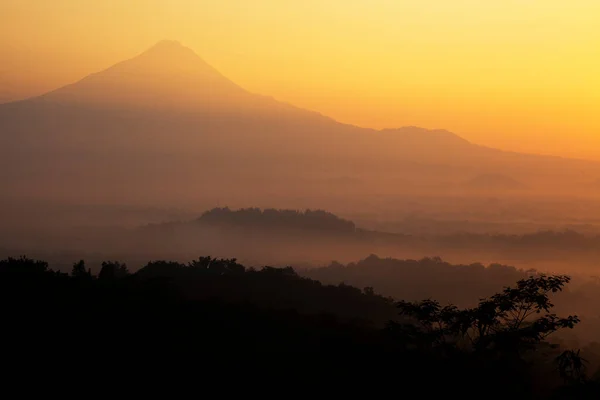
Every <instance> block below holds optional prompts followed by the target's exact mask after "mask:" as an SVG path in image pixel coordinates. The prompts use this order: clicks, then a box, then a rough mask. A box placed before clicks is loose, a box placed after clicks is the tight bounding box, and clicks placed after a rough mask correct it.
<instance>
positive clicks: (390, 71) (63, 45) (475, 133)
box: [0, 0, 600, 159]
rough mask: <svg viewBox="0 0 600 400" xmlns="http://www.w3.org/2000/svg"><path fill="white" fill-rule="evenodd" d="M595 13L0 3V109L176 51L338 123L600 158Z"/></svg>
mask: <svg viewBox="0 0 600 400" xmlns="http://www.w3.org/2000/svg"><path fill="white" fill-rule="evenodd" d="M598 21H600V1H598V0H568V1H567V0H519V1H517V0H486V1H482V0H452V1H450V0H412V1H408V0H246V1H242V0H52V1H48V0H2V1H0V101H10V100H16V99H20V98H24V97H29V96H34V95H37V94H41V93H44V92H46V91H48V90H51V89H54V88H56V87H60V86H62V85H65V84H68V83H72V82H74V81H76V80H78V79H80V78H82V77H84V76H85V75H87V74H90V73H93V72H97V71H100V70H102V69H105V68H107V67H109V66H111V65H112V64H114V63H116V62H119V61H122V60H124V59H128V58H131V57H133V56H135V55H136V54H138V53H141V52H142V51H144V50H145V49H147V48H149V47H151V46H152V45H153V44H154V43H155V42H157V41H159V40H162V39H172V40H178V41H180V42H181V43H182V44H184V45H186V46H188V47H190V48H192V49H193V50H194V51H196V52H197V53H198V54H199V55H200V56H201V57H202V58H203V59H204V60H205V61H207V62H208V63H209V64H211V65H213V66H214V67H215V68H217V69H218V70H219V71H220V72H221V73H223V74H224V75H225V76H227V77H229V78H230V79H231V80H233V81H234V82H236V83H237V84H239V85H240V86H243V87H244V88H246V89H248V90H250V91H252V92H255V93H260V94H264V95H270V96H273V97H275V98H276V99H278V100H282V101H285V102H289V103H292V104H294V105H297V106H299V107H303V108H308V109H311V110H315V111H319V112H321V113H322V114H325V115H328V116H330V117H333V118H335V119H337V120H339V121H341V122H345V123H351V124H354V125H359V126H364V127H372V128H394V127H401V126H407V125H414V126H421V127H425V128H444V129H448V130H451V131H453V132H455V133H457V134H459V135H461V136H462V137H464V138H466V139H468V140H470V141H472V142H475V143H478V144H482V145H486V146H492V147H498V148H502V149H507V150H515V151H525V152H533V153H543V154H555V155H561V156H569V157H583V158H594V159H600V23H598Z"/></svg>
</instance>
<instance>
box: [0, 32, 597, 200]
mask: <svg viewBox="0 0 600 400" xmlns="http://www.w3.org/2000/svg"><path fill="white" fill-rule="evenodd" d="M0 146H1V147H2V148H3V149H4V151H5V154H6V156H4V157H3V158H2V159H0V179H1V180H2V182H3V183H4V185H5V188H6V189H7V190H9V191H10V192H11V193H13V194H15V195H17V196H23V195H26V196H36V197H40V196H51V197H58V198H61V199H75V198H77V199H84V198H87V199H93V200H94V201H102V199H104V200H112V201H117V200H118V201H119V202H123V201H136V202H137V201H142V200H143V201H151V200H150V199H152V200H158V199H162V200H165V201H167V202H171V201H173V199H177V200H181V199H183V198H185V199H189V200H190V201H193V199H192V198H206V196H209V195H211V194H214V195H215V196H217V194H218V196H219V198H221V199H222V200H224V201H225V200H227V199H228V198H230V197H234V198H239V196H240V195H243V196H245V197H248V196H249V195H250V194H249V193H265V194H264V196H268V193H277V194H278V196H284V197H285V196H295V197H296V196H298V195H299V194H302V195H303V196H304V195H306V196H310V195H311V194H312V193H309V192H308V190H309V186H306V187H305V186H303V183H302V182H314V181H323V180H324V179H329V178H330V177H332V176H361V182H362V183H361V185H355V187H356V196H363V197H364V196H366V197H368V196H369V193H371V192H372V191H376V192H378V193H384V192H385V193H396V192H398V193H399V192H402V191H405V190H412V188H411V187H406V185H410V184H411V183H410V182H413V184H414V185H415V187H417V186H419V185H420V186H423V185H425V186H427V187H428V188H433V189H430V190H435V188H436V187H438V186H440V184H443V183H444V182H452V181H464V180H466V179H469V177H472V176H477V175H482V174H490V173H491V174H494V173H502V174H507V175H509V176H510V175H512V176H523V175H528V177H529V179H528V181H534V182H536V181H538V182H549V184H552V185H553V184H555V183H556V182H558V181H564V182H575V181H576V180H577V179H578V180H581V179H586V177H585V176H582V171H585V174H589V176H598V175H600V164H599V163H594V162H588V161H580V160H568V159H562V158H559V157H546V156H536V155H527V154H519V153H511V152H503V151H499V150H495V149H489V148H485V147H481V146H477V145H475V144H472V143H469V142H468V141H466V140H464V139H462V138H461V137H459V136H458V135H455V134H453V133H451V132H449V131H446V130H427V129H422V128H417V127H405V128H400V129H386V130H382V131H378V130H374V129H367V128H360V127H356V126H352V125H347V124H343V123H339V122H337V121H334V120H333V119H331V118H328V117H326V116H323V115H321V114H319V113H317V112H313V111H308V110H303V109H300V108H297V107H294V106H292V105H289V104H286V103H283V102H279V101H277V100H275V99H273V98H271V97H267V96H262V95H257V94H253V93H250V92H248V91H247V90H245V89H243V88H241V87H239V86H238V85H236V84H235V83H233V82H232V81H231V80H229V79H228V78H226V77H224V76H223V75H222V74H221V73H219V72H218V71H217V70H216V69H214V68H213V67H212V66H210V65H209V64H208V63H206V62H205V61H204V60H202V59H201V58H200V57H199V56H198V55H197V54H196V53H194V52H193V51H192V50H191V49H189V48H187V47H185V46H183V45H181V44H179V43H178V42H174V41H161V42H159V43H157V44H156V45H154V46H152V47H151V48H149V49H148V50H146V51H145V52H143V53H141V54H139V55H138V56H136V57H134V58H132V59H129V60H126V61H123V62H120V63H118V64H116V65H114V66H112V67H110V68H108V69H106V70H103V71H100V72H98V73H95V74H92V75H89V76H87V77H85V78H83V79H81V80H80V81H78V82H75V83H73V84H71V85H67V86H65V87H62V88H59V89H56V90H54V91H51V92H49V93H46V94H44V95H42V96H38V97H34V98H31V99H27V100H23V101H18V102H13V103H6V104H0ZM586 176H587V175H586ZM589 180H591V178H589V179H588V181H589ZM398 182H403V185H404V186H402V187H398ZM334 189H335V188H333V187H332V190H334ZM344 190H346V189H344ZM207 192H208V193H207ZM345 193H346V194H348V193H347V191H346V192H345ZM255 196H259V194H256V195H255ZM256 198H258V197H254V199H256ZM261 199H262V198H261ZM257 203H260V201H259V202H254V204H257Z"/></svg>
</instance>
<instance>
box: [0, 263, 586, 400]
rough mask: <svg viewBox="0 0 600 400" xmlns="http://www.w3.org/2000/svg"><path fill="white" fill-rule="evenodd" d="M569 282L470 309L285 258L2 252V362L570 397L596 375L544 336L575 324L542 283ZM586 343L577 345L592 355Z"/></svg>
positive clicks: (528, 286) (526, 287)
mask: <svg viewBox="0 0 600 400" xmlns="http://www.w3.org/2000/svg"><path fill="white" fill-rule="evenodd" d="M568 282H569V278H568V277H565V276H549V277H548V276H543V275H539V276H532V277H530V278H527V279H522V280H520V281H519V282H517V284H516V285H514V283H513V286H512V287H510V288H504V289H502V290H501V291H499V292H498V293H497V294H496V295H493V296H491V297H488V298H486V299H484V300H482V301H480V302H479V304H477V305H474V307H473V308H471V309H464V310H461V309H459V308H457V307H454V306H451V307H442V306H441V305H440V304H439V303H437V302H436V301H432V300H426V301H423V302H414V303H411V302H405V301H400V302H398V303H396V304H395V305H396V307H395V309H394V307H392V306H393V303H392V302H391V300H390V299H387V298H384V297H381V296H379V295H377V294H375V293H374V291H373V289H372V288H365V289H364V291H361V290H359V289H357V288H354V287H351V286H346V285H338V286H326V285H322V284H321V283H319V282H318V281H315V280H311V279H307V278H301V277H299V276H298V275H297V274H296V273H295V272H294V271H293V269H291V268H281V269H277V268H270V267H265V268H263V269H261V270H254V269H247V268H245V267H244V266H242V265H240V264H239V263H237V262H236V261H235V260H233V259H213V258H210V257H201V258H199V259H197V260H194V261H192V262H190V263H187V264H181V263H177V262H171V261H154V262H150V263H148V264H147V265H146V266H145V267H143V268H142V269H140V270H139V271H137V272H136V273H134V274H131V273H130V272H129V271H128V269H127V266H126V265H124V264H122V263H120V262H118V261H107V262H104V263H102V268H101V270H100V272H99V273H98V275H97V276H94V275H93V274H92V273H91V271H90V270H89V269H88V268H86V265H85V262H84V261H80V262H77V263H75V264H74V265H73V268H72V272H71V274H70V275H69V274H66V273H60V272H55V271H53V270H51V269H50V268H49V266H48V264H47V263H46V262H43V261H35V260H31V259H27V258H24V257H22V258H18V259H13V258H9V259H6V260H2V261H0V299H1V300H2V304H3V305H4V307H3V323H4V328H3V329H2V331H1V335H2V336H1V339H2V343H3V348H4V351H3V361H5V362H7V363H8V362H11V360H13V356H14V357H15V359H21V360H38V359H52V360H56V359H58V357H60V360H61V361H62V362H71V363H74V364H72V365H76V366H77V367H78V368H84V367H89V366H91V365H96V367H98V366H100V365H102V366H103V365H104V364H102V363H103V361H110V362H112V363H115V362H117V363H123V362H127V363H128V366H129V367H132V366H134V365H137V364H135V363H147V365H152V366H154V367H161V368H164V367H165V366H173V365H183V364H181V363H183V362H185V361H186V360H187V361H188V362H189V361H192V360H193V361H194V363H198V365H203V366H206V367H210V368H208V371H207V373H204V372H203V375H202V376H203V377H204V378H206V377H208V376H212V375H209V374H220V375H221V377H222V375H223V374H224V373H226V374H227V376H230V374H231V373H234V372H235V371H236V368H238V369H239V370H240V372H241V371H244V375H247V374H253V373H254V374H257V373H260V374H261V375H262V376H264V374H269V375H268V376H272V375H270V374H273V373H278V374H282V373H283V374H285V375H286V376H289V374H290V373H292V372H293V373H303V374H306V376H310V379H307V380H306V381H302V384H301V385H300V386H301V387H300V390H302V389H305V390H306V389H311V390H314V389H316V388H317V387H319V388H323V387H328V388H331V389H336V391H337V392H338V393H339V392H340V391H355V390H356V389H357V388H361V386H362V383H365V384H366V383H367V382H368V387H371V389H372V385H373V384H374V382H376V384H377V385H378V386H377V388H378V389H391V388H398V385H401V386H400V387H401V388H402V390H403V391H411V392H412V391H413V390H417V389H422V387H423V384H427V383H429V384H432V383H435V385H434V386H435V387H433V388H432V389H431V391H429V390H428V393H432V391H434V390H438V389H439V390H440V391H441V392H443V393H445V394H447V395H455V394H459V393H462V392H464V391H465V390H467V389H468V390H475V389H478V388H488V389H489V387H492V386H493V387H494V392H495V393H497V394H500V395H503V396H507V395H511V396H512V398H546V397H548V396H549V395H550V394H551V393H560V391H565V396H567V397H566V398H570V397H569V396H572V395H573V394H574V393H580V392H581V393H582V392H587V393H590V394H593V393H594V391H596V390H597V385H596V383H595V381H594V379H595V378H592V376H593V371H594V370H592V369H588V368H587V365H586V367H585V368H584V367H583V366H582V365H581V356H580V353H579V352H574V351H570V350H567V349H560V348H557V347H555V346H551V345H549V344H548V343H547V342H546V340H545V339H546V337H547V336H548V335H550V334H552V333H554V332H556V331H558V330H564V329H569V328H572V327H573V326H574V325H576V324H577V323H578V318H577V317H576V316H564V317H559V316H557V315H555V314H553V313H551V309H552V308H553V305H552V304H550V303H549V297H548V296H549V294H551V293H553V292H559V291H562V290H563V287H564V286H565V285H566V284H567V283H568ZM507 310H512V311H511V312H510V313H508V312H507ZM538 311H539V312H538ZM378 321H379V322H384V321H387V322H386V323H385V324H382V323H377V322H378ZM483 321H485V324H486V325H485V326H486V327H483V328H482V323H483ZM378 325H379V326H378ZM384 325H385V328H383V327H384ZM382 328H383V329H382ZM465 335H467V336H465ZM466 337H468V338H469V340H463V339H465V338H466ZM460 338H462V339H460ZM459 339H460V340H459ZM538 350H543V351H538ZM588 350H589V349H586V350H585V352H584V353H582V354H584V355H585V356H586V357H589V356H590V355H592V356H593V354H594V353H593V352H592V351H588ZM591 350H593V349H591ZM591 360H592V361H591V362H590V365H591V366H593V368H596V367H597V360H596V359H595V358H591ZM196 367H197V366H194V365H190V366H189V367H188V368H196ZM217 367H218V368H217ZM221 367H227V368H226V369H222V368H221ZM215 368H216V369H215ZM203 371H204V370H203ZM587 374H589V375H587ZM292 376H293V375H292ZM337 377H342V380H338V379H337ZM465 377H468V379H465ZM349 379H351V381H349ZM349 382H352V384H351V385H349ZM498 382H502V385H500V386H494V385H498ZM480 385H481V386H480ZM362 388H363V389H364V388H365V387H362ZM557 390H558V392H557ZM463 397H464V396H463Z"/></svg>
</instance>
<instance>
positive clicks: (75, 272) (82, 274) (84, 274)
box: [71, 260, 92, 279]
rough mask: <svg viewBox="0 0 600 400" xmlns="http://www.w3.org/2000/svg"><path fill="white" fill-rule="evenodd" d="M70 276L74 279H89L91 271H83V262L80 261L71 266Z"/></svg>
mask: <svg viewBox="0 0 600 400" xmlns="http://www.w3.org/2000/svg"><path fill="white" fill-rule="evenodd" d="M71 276H72V277H74V278H81V279H91V278H92V271H91V270H89V269H87V270H86V269H85V261H83V260H80V261H78V262H76V263H75V264H73V268H72V269H71Z"/></svg>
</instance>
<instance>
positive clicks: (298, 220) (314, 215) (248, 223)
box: [198, 208, 356, 233]
mask: <svg viewBox="0 0 600 400" xmlns="http://www.w3.org/2000/svg"><path fill="white" fill-rule="evenodd" d="M198 222H200V223H202V224H207V225H221V226H229V227H247V228H252V229H276V230H313V231H323V232H332V233H334V232H354V230H355V229H356V227H355V226H354V223H353V222H352V221H348V220H345V219H342V218H339V217H338V216H336V215H334V214H332V213H329V212H327V211H322V210H314V211H313V210H306V211H304V212H302V211H296V210H276V209H272V208H271V209H265V210H261V209H259V208H242V209H240V210H236V211H232V210H230V209H229V208H214V209H212V210H210V211H207V212H205V213H204V214H202V216H201V217H200V218H199V219H198Z"/></svg>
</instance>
